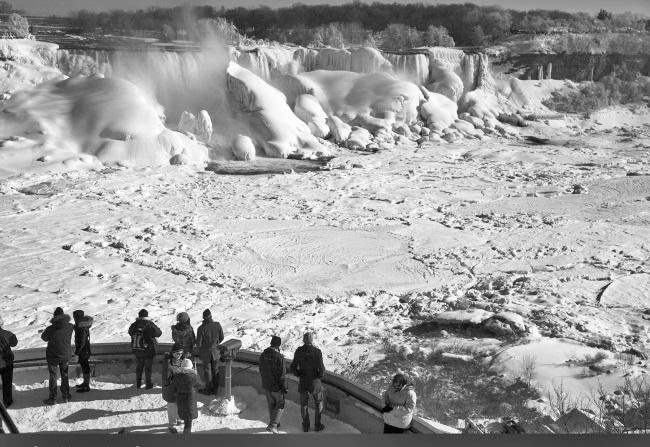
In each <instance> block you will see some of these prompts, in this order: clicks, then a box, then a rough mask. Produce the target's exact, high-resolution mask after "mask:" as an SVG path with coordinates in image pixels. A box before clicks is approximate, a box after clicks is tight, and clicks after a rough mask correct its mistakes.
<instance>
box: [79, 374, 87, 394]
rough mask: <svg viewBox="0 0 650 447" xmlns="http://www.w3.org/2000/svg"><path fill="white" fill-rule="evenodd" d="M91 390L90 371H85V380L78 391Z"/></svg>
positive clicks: (85, 391)
mask: <svg viewBox="0 0 650 447" xmlns="http://www.w3.org/2000/svg"><path fill="white" fill-rule="evenodd" d="M88 391H90V373H84V381H83V383H82V384H81V386H80V387H79V388H78V389H77V393H87V392H88Z"/></svg>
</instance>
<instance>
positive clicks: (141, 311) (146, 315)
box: [138, 309, 149, 318]
mask: <svg viewBox="0 0 650 447" xmlns="http://www.w3.org/2000/svg"><path fill="white" fill-rule="evenodd" d="M148 316H149V312H147V309H142V310H140V312H138V317H140V318H146V317H148Z"/></svg>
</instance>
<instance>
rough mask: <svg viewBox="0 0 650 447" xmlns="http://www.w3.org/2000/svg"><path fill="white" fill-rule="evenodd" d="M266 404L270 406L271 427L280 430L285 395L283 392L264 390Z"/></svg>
mask: <svg viewBox="0 0 650 447" xmlns="http://www.w3.org/2000/svg"><path fill="white" fill-rule="evenodd" d="M264 394H265V395H266V403H267V404H268V406H269V427H272V428H278V425H279V424H280V417H282V412H283V411H284V394H283V393H282V392H281V391H268V390H264Z"/></svg>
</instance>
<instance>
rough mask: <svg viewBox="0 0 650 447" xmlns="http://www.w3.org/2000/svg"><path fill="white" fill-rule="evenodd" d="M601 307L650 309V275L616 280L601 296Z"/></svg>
mask: <svg viewBox="0 0 650 447" xmlns="http://www.w3.org/2000/svg"><path fill="white" fill-rule="evenodd" d="M599 302H600V305H601V306H605V307H628V308H636V309H650V274H648V273H637V274H634V275H628V276H623V277H621V278H618V279H615V280H614V281H612V282H611V283H609V284H608V285H607V286H605V287H604V288H603V290H602V291H601V293H600V295H599Z"/></svg>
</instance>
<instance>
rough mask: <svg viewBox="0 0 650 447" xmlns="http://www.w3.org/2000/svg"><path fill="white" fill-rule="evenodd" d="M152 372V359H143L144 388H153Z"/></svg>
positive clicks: (150, 357)
mask: <svg viewBox="0 0 650 447" xmlns="http://www.w3.org/2000/svg"><path fill="white" fill-rule="evenodd" d="M152 370H153V357H152V356H147V357H146V358H145V359H144V382H145V388H147V389H151V388H153V382H152V381H151V372H152Z"/></svg>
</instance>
